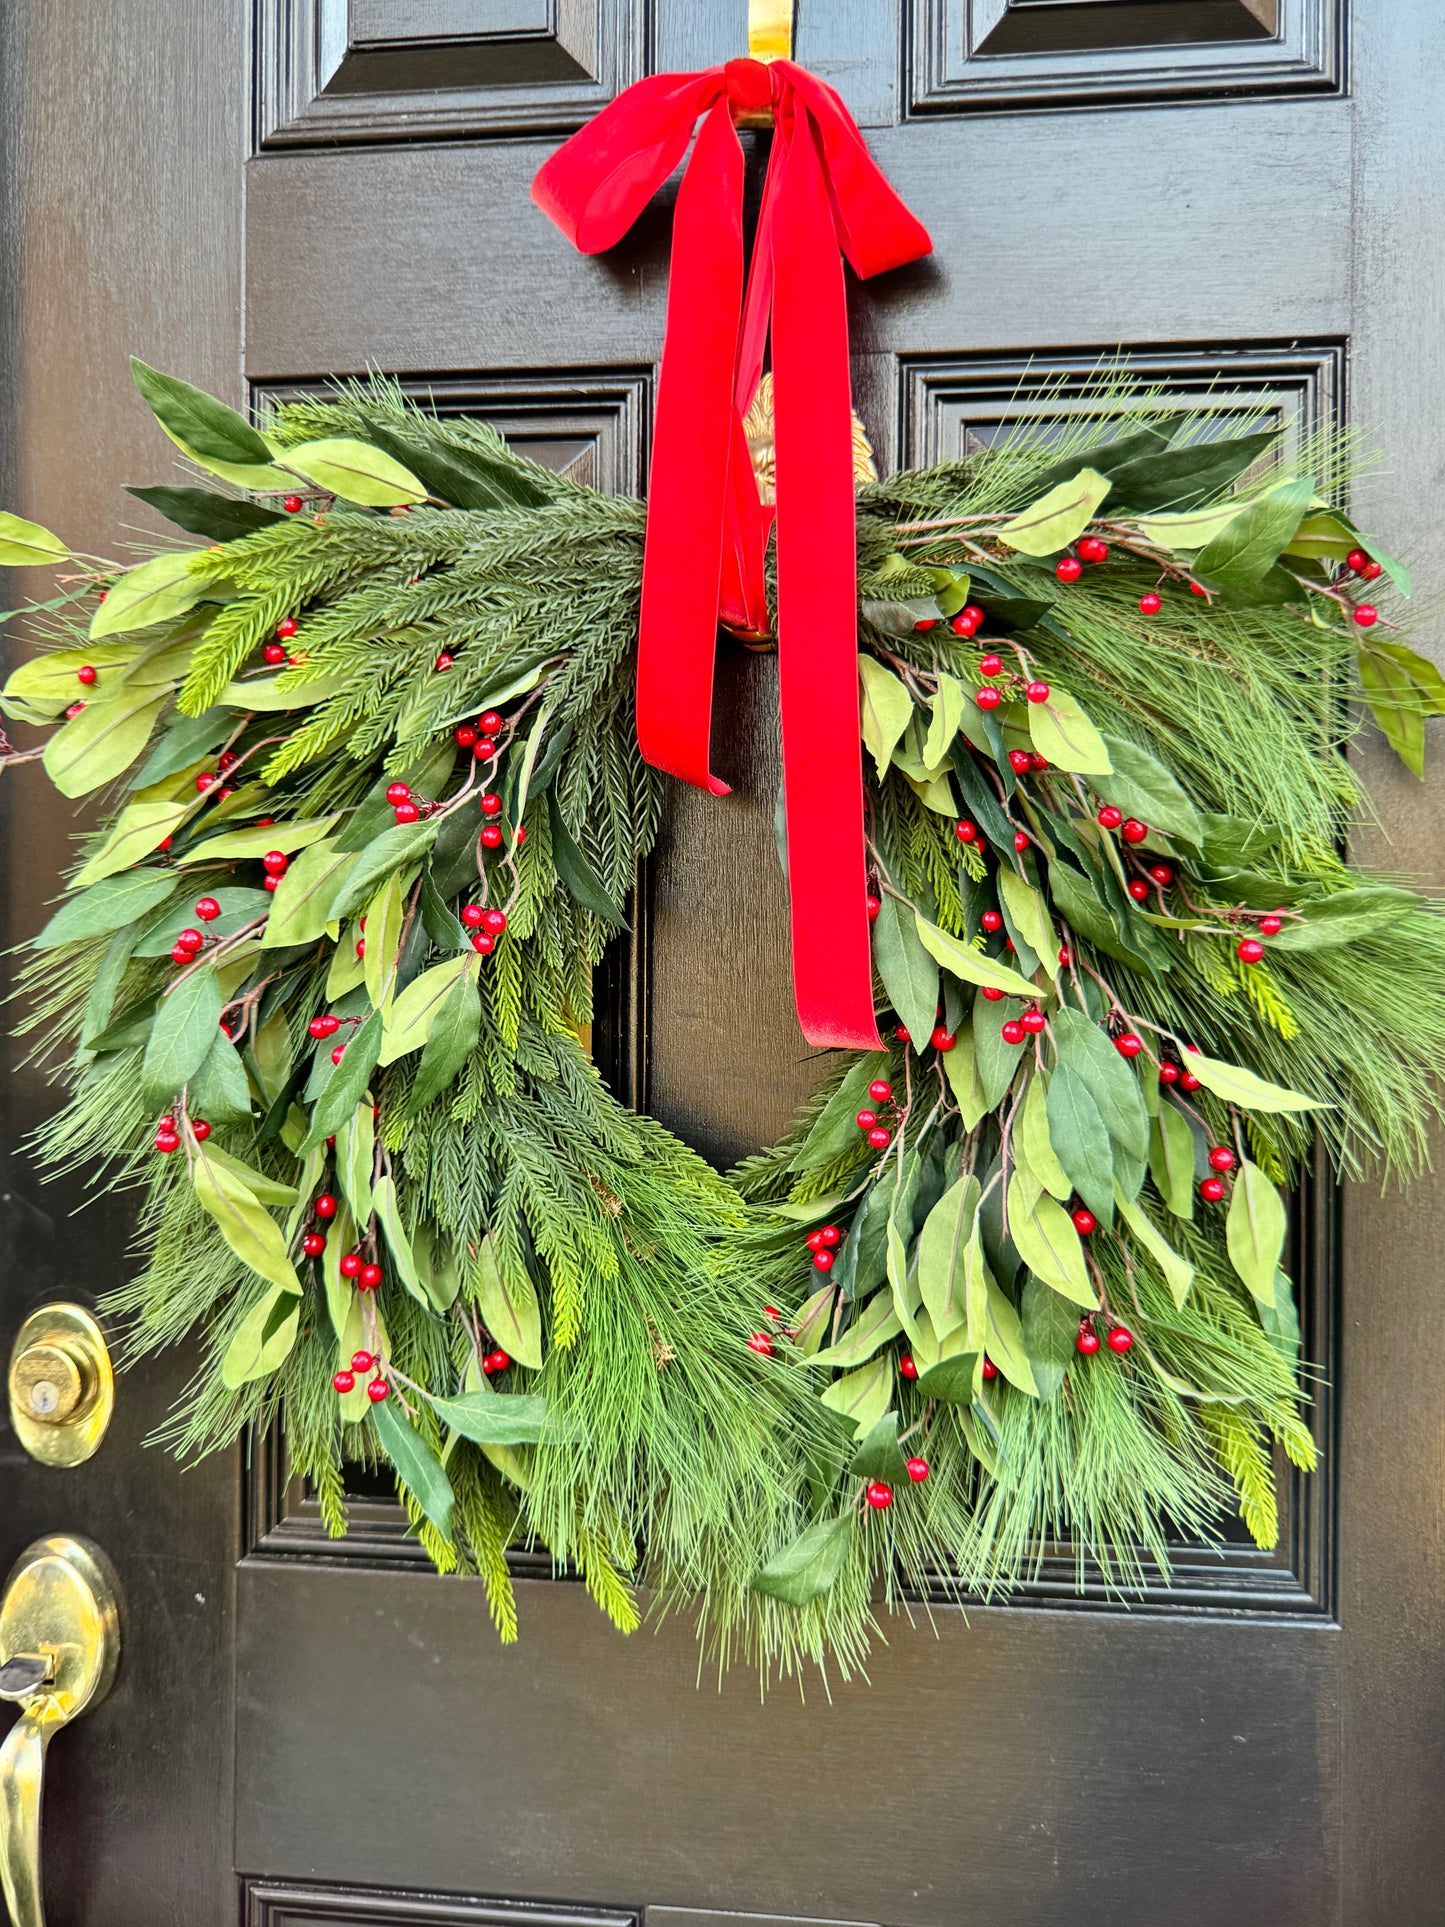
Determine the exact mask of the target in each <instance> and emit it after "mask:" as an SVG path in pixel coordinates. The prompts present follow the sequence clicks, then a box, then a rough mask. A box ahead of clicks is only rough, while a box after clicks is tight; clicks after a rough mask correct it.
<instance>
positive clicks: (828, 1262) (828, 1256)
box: [813, 1251, 834, 1271]
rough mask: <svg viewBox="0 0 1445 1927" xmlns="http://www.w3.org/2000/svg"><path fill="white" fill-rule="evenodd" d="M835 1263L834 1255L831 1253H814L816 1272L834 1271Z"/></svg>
mask: <svg viewBox="0 0 1445 1927" xmlns="http://www.w3.org/2000/svg"><path fill="white" fill-rule="evenodd" d="M833 1262H834V1254H833V1253H832V1252H831V1251H815V1252H814V1253H813V1269H814V1270H815V1271H831V1270H832V1269H833Z"/></svg>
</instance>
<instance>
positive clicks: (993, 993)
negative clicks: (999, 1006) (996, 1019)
mask: <svg viewBox="0 0 1445 1927" xmlns="http://www.w3.org/2000/svg"><path fill="white" fill-rule="evenodd" d="M981 988H982V991H983V995H984V997H985V998H986V999H987V1001H988V1002H989V1003H991V1004H996V1003H997V1002H998V1001H999V999H1000V998H1001V997H1002V996H1003V994H1004V993H1003V991H1001V990H999V989H998V988H997V987H996V986H995V985H993V984H984V985H982V986H981Z"/></svg>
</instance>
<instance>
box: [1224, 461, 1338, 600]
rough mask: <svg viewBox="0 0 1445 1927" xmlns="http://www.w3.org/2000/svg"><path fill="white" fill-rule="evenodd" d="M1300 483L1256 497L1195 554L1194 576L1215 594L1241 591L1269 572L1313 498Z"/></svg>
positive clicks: (1310, 485)
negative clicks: (1207, 585) (1219, 590)
mask: <svg viewBox="0 0 1445 1927" xmlns="http://www.w3.org/2000/svg"><path fill="white" fill-rule="evenodd" d="M1314 492H1315V489H1314V483H1313V482H1312V481H1311V480H1309V479H1308V478H1305V479H1303V480H1301V481H1297V482H1281V483H1280V484H1279V485H1278V486H1277V487H1275V488H1272V489H1269V490H1268V491H1267V492H1266V493H1265V494H1263V495H1258V496H1256V497H1255V498H1254V499H1253V500H1252V501H1251V502H1250V503H1248V505H1247V506H1246V507H1245V508H1244V509H1242V510H1241V511H1240V513H1239V514H1238V515H1236V516H1235V517H1234V518H1233V519H1232V520H1231V521H1229V522H1227V523H1226V524H1225V525H1224V527H1223V528H1222V529H1221V530H1220V531H1219V533H1218V534H1217V535H1215V536H1214V537H1213V538H1212V539H1211V540H1210V541H1209V542H1208V543H1206V545H1205V546H1204V548H1202V549H1201V550H1200V551H1199V554H1198V555H1197V556H1196V557H1195V559H1194V574H1195V575H1196V576H1198V577H1199V578H1200V580H1201V581H1205V582H1209V583H1211V584H1213V585H1214V586H1215V587H1217V588H1221V589H1233V588H1244V587H1247V586H1248V585H1249V584H1250V583H1252V582H1258V581H1259V580H1260V578H1261V577H1262V576H1263V575H1265V574H1266V572H1267V571H1268V570H1269V569H1270V568H1272V567H1273V565H1274V563H1275V562H1276V560H1277V559H1278V557H1279V554H1280V551H1281V550H1282V549H1283V548H1284V546H1285V544H1286V543H1287V542H1288V541H1289V539H1290V537H1291V536H1292V535H1293V534H1294V532H1295V530H1296V529H1297V528H1298V527H1299V525H1300V522H1301V521H1302V520H1303V518H1304V516H1305V513H1306V511H1307V510H1308V508H1309V505H1310V501H1311V499H1312V498H1313V496H1314Z"/></svg>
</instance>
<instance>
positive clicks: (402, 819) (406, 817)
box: [392, 803, 421, 823]
mask: <svg viewBox="0 0 1445 1927" xmlns="http://www.w3.org/2000/svg"><path fill="white" fill-rule="evenodd" d="M392 815H393V816H394V817H395V818H396V820H397V822H398V823H415V822H417V821H418V819H419V818H420V816H421V811H420V810H419V809H418V808H417V806H416V804H415V803H398V804H397V806H396V808H395V809H394V810H393V811H392Z"/></svg>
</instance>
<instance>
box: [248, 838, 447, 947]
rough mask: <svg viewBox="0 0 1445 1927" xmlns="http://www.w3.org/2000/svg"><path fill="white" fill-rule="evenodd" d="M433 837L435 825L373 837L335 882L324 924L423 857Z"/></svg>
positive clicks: (344, 913)
mask: <svg viewBox="0 0 1445 1927" xmlns="http://www.w3.org/2000/svg"><path fill="white" fill-rule="evenodd" d="M436 836H437V825H436V823H435V822H431V823H428V822H421V823H397V824H394V825H393V827H392V828H391V829H389V830H383V831H382V833H381V835H380V836H374V837H373V838H372V839H371V841H370V843H368V844H367V846H366V848H365V849H364V850H362V851H361V852H360V853H359V854H358V855H356V856H354V857H353V858H352V859H351V867H350V869H348V870H347V871H346V873H345V874H344V875H343V876H342V877H341V878H340V879H339V880H338V882H337V885H336V888H335V889H334V890H333V891H332V893H331V901H330V903H329V904H328V905H327V906H326V922H327V923H335V922H336V921H337V920H338V919H339V918H341V917H349V916H350V915H351V913H352V912H353V911H354V910H359V909H360V908H361V906H362V904H363V903H365V902H366V900H367V898H368V897H369V896H370V895H371V893H372V891H373V890H374V889H375V887H376V886H377V884H379V883H380V882H381V881H382V879H383V878H384V877H388V876H390V875H391V874H392V872H393V871H396V870H402V869H405V867H406V865H407V864H408V863H410V862H412V861H413V860H414V859H415V858H416V857H419V856H422V855H424V854H425V853H426V851H427V850H429V849H430V848H431V846H432V844H433V843H435V841H436ZM277 895H278V896H279V895H280V891H277Z"/></svg>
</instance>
